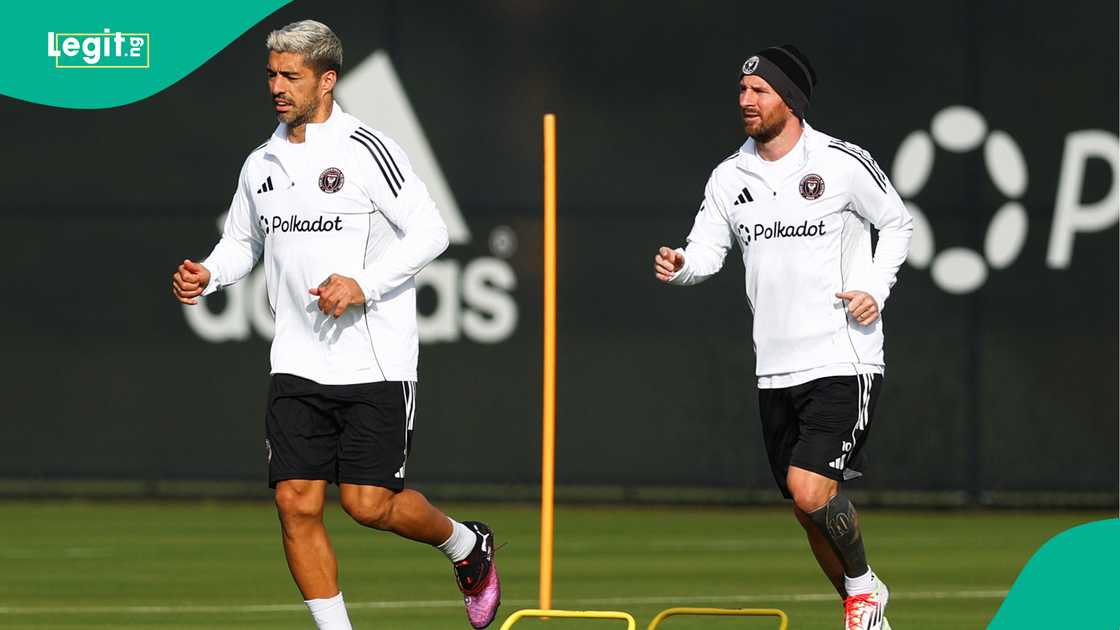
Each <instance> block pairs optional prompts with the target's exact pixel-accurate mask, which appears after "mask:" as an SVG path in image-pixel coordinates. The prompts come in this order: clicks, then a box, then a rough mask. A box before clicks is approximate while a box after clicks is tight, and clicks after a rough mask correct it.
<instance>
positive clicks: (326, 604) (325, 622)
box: [303, 591, 351, 630]
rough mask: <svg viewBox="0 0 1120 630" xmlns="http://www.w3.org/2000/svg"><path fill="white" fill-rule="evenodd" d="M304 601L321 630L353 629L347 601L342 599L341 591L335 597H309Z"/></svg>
mask: <svg viewBox="0 0 1120 630" xmlns="http://www.w3.org/2000/svg"><path fill="white" fill-rule="evenodd" d="M303 603H305V604H307V609H308V610H310V611H311V616H312V617H314V618H315V625H316V626H318V627H319V630H351V628H350V617H349V616H347V615H346V602H344V601H342V592H341V591H339V593H338V595H335V596H334V597H328V598H326V599H308V600H304V602H303Z"/></svg>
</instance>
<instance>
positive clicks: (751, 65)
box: [743, 55, 758, 74]
mask: <svg viewBox="0 0 1120 630" xmlns="http://www.w3.org/2000/svg"><path fill="white" fill-rule="evenodd" d="M755 70H758V55H755V56H753V57H751V58H750V59H747V60H746V61H744V62H743V74H754V71H755Z"/></svg>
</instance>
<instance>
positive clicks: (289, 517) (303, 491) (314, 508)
mask: <svg viewBox="0 0 1120 630" xmlns="http://www.w3.org/2000/svg"><path fill="white" fill-rule="evenodd" d="M275 500H276V511H277V512H278V513H279V514H280V520H281V521H282V522H285V523H287V522H292V521H297V520H309V519H321V518H322V517H323V489H322V488H320V487H318V486H317V485H315V484H308V483H303V482H298V481H295V482H288V481H281V482H280V483H278V484H276V494H275Z"/></svg>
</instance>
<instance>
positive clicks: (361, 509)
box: [342, 493, 393, 529]
mask: <svg viewBox="0 0 1120 630" xmlns="http://www.w3.org/2000/svg"><path fill="white" fill-rule="evenodd" d="M342 509H344V510H346V513H347V514H349V515H350V518H353V519H354V520H355V521H357V522H358V523H360V524H362V525H365V526H366V527H372V528H374V529H389V523H390V521H391V516H392V513H393V495H392V494H381V493H374V494H368V493H367V494H360V495H357V496H346V495H343V497H342Z"/></svg>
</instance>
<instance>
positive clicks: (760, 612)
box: [503, 608, 789, 630]
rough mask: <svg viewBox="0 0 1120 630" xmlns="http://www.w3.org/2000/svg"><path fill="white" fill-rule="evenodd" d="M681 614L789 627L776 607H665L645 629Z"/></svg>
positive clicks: (784, 628) (779, 627)
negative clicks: (767, 619) (754, 619)
mask: <svg viewBox="0 0 1120 630" xmlns="http://www.w3.org/2000/svg"><path fill="white" fill-rule="evenodd" d="M682 615H689V616H713V617H716V616H718V617H777V618H778V619H779V620H780V623H779V624H778V630H786V628H788V627H789V617H787V616H786V613H785V612H783V611H781V610H778V609H777V608H666V609H665V610H662V611H661V612H659V613H657V616H656V617H654V618H653V621H651V622H649V627H648V628H647V629H646V630H654V628H656V627H657V626H658V624H660V623H661V622H662V621H665V620H666V619H668V618H669V617H676V616H682ZM503 630H504V628H503Z"/></svg>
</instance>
